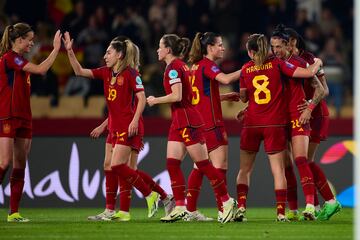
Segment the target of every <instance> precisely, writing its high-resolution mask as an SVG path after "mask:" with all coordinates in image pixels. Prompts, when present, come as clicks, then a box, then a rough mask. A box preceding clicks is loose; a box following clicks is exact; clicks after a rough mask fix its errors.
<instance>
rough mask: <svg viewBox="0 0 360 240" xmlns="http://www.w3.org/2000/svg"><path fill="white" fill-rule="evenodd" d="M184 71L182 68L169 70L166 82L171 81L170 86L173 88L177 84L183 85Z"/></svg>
mask: <svg viewBox="0 0 360 240" xmlns="http://www.w3.org/2000/svg"><path fill="white" fill-rule="evenodd" d="M182 75H183V73H182V70H181V69H180V68H175V67H174V68H172V69H169V71H168V73H167V75H166V76H165V77H166V80H167V81H169V85H170V86H172V85H174V84H176V83H181V78H182Z"/></svg>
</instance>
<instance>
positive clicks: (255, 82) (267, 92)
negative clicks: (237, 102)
mask: <svg viewBox="0 0 360 240" xmlns="http://www.w3.org/2000/svg"><path fill="white" fill-rule="evenodd" d="M260 81H263V82H262V83H261V84H260V83H259V82H260ZM269 83H270V82H269V78H268V77H267V76H265V75H258V76H255V77H254V78H253V80H252V84H253V86H254V88H255V89H256V90H255V92H254V100H255V102H256V103H257V104H267V103H269V102H270V100H271V92H270V89H268V88H266V87H267V86H268V85H269ZM262 92H263V94H262V95H264V94H265V96H264V97H262V98H260V93H262Z"/></svg>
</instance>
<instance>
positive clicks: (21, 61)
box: [14, 57, 24, 66]
mask: <svg viewBox="0 0 360 240" xmlns="http://www.w3.org/2000/svg"><path fill="white" fill-rule="evenodd" d="M14 62H15V64H16V65H18V66H21V65H22V64H23V63H24V60H22V59H21V58H19V57H15V59H14Z"/></svg>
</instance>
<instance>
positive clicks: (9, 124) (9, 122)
mask: <svg viewBox="0 0 360 240" xmlns="http://www.w3.org/2000/svg"><path fill="white" fill-rule="evenodd" d="M0 137H8V138H28V139H31V138H32V122H31V121H29V120H24V119H19V118H10V119H5V120H0Z"/></svg>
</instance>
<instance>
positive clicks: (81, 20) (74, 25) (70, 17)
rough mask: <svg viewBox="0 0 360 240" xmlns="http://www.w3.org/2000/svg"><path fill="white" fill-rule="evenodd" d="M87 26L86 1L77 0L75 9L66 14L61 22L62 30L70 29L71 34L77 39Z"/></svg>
mask: <svg viewBox="0 0 360 240" xmlns="http://www.w3.org/2000/svg"><path fill="white" fill-rule="evenodd" d="M85 27H86V17H85V6H84V1H82V0H77V1H76V3H75V6H74V9H73V11H71V12H70V13H68V14H66V15H65V17H64V19H63V21H62V23H61V29H62V31H69V32H70V33H71V36H72V37H73V38H74V39H76V38H77V36H78V34H79V33H80V32H81V30H82V29H83V28H85Z"/></svg>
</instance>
